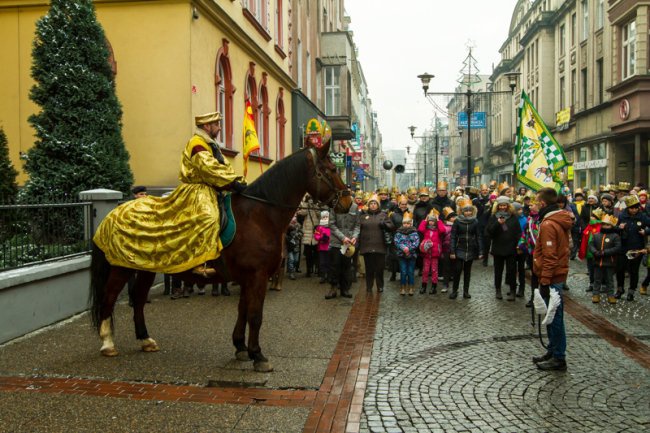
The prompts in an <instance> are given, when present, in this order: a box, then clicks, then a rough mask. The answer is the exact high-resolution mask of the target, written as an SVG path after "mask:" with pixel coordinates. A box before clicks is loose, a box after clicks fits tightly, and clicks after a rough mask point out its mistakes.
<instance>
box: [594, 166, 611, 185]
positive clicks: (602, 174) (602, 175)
mask: <svg viewBox="0 0 650 433" xmlns="http://www.w3.org/2000/svg"><path fill="white" fill-rule="evenodd" d="M590 171H591V185H592V186H593V187H594V188H598V186H599V185H605V184H607V168H606V167H601V168H594V169H593V170H590Z"/></svg>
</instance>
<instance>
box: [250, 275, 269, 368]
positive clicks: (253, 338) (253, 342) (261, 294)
mask: <svg viewBox="0 0 650 433" xmlns="http://www.w3.org/2000/svg"><path fill="white" fill-rule="evenodd" d="M247 289H248V297H247V312H246V318H247V320H248V356H249V357H250V358H251V359H252V360H253V361H254V368H255V371H259V372H263V373H264V372H269V371H273V366H272V365H271V363H270V362H269V360H268V359H266V358H265V357H264V355H263V354H262V348H261V347H260V341H259V339H260V328H261V327H262V318H263V309H264V298H265V296H266V276H263V277H262V276H258V277H257V278H256V279H255V280H254V281H253V282H251V285H250V286H249V288H247Z"/></svg>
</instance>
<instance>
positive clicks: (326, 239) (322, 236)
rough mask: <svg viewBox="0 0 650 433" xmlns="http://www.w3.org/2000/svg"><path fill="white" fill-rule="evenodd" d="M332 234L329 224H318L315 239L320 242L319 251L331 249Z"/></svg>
mask: <svg viewBox="0 0 650 433" xmlns="http://www.w3.org/2000/svg"><path fill="white" fill-rule="evenodd" d="M330 236H331V233H330V228H329V226H316V229H315V230H314V240H316V242H318V251H327V250H329V249H330Z"/></svg>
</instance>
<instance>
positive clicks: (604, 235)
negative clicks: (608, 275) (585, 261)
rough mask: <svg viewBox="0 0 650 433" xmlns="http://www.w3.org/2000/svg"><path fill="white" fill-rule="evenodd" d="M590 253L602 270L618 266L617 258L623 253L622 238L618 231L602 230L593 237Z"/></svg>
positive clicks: (590, 243)
mask: <svg viewBox="0 0 650 433" xmlns="http://www.w3.org/2000/svg"><path fill="white" fill-rule="evenodd" d="M589 252H590V253H591V255H592V256H593V257H594V264H595V265H596V266H598V267H600V268H613V267H614V266H616V256H617V255H618V254H619V253H620V252H621V237H620V236H619V235H618V233H616V229H604V228H601V229H600V233H596V234H594V235H593V236H592V238H591V242H589Z"/></svg>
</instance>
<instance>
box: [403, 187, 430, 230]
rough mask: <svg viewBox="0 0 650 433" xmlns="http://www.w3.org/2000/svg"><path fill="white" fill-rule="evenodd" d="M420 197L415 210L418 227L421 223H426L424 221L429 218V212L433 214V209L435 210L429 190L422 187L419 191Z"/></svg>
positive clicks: (414, 215)
mask: <svg viewBox="0 0 650 433" xmlns="http://www.w3.org/2000/svg"><path fill="white" fill-rule="evenodd" d="M418 196H419V200H418V202H417V203H416V204H415V206H414V208H413V220H414V225H415V226H416V227H418V226H419V225H420V222H422V221H424V219H425V218H426V217H427V215H429V212H431V209H432V208H433V205H432V203H431V197H430V196H429V189H428V188H426V187H421V188H420V190H419V191H418ZM397 227H399V226H397Z"/></svg>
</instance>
